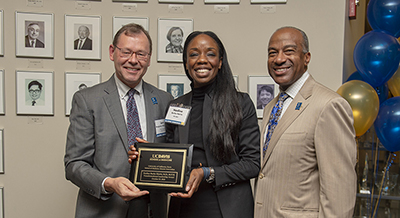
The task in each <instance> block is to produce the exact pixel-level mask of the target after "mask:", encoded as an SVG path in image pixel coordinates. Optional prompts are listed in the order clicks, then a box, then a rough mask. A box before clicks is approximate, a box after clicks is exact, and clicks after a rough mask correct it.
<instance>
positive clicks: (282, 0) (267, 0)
mask: <svg viewBox="0 0 400 218" xmlns="http://www.w3.org/2000/svg"><path fill="white" fill-rule="evenodd" d="M286 2H287V0H251V1H250V3H264V4H286Z"/></svg>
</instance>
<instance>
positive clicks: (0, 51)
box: [0, 10, 4, 56]
mask: <svg viewBox="0 0 400 218" xmlns="http://www.w3.org/2000/svg"><path fill="white" fill-rule="evenodd" d="M0 56H4V13H3V10H0Z"/></svg>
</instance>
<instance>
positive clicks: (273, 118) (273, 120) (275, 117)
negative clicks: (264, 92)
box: [263, 92, 289, 156]
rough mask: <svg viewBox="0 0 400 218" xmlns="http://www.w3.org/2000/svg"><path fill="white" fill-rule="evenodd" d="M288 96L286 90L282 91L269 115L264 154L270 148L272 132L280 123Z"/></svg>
mask: <svg viewBox="0 0 400 218" xmlns="http://www.w3.org/2000/svg"><path fill="white" fill-rule="evenodd" d="M288 97H289V96H288V95H287V94H286V93H285V92H281V94H280V95H279V100H278V102H276V104H275V106H274V108H272V111H271V115H269V121H268V134H267V136H266V139H265V143H264V147H263V155H264V156H265V153H266V151H267V148H268V144H269V140H271V137H272V133H273V132H274V130H275V127H276V125H278V121H279V117H280V116H281V113H282V105H283V102H284V101H285V100H286V99H287V98H288Z"/></svg>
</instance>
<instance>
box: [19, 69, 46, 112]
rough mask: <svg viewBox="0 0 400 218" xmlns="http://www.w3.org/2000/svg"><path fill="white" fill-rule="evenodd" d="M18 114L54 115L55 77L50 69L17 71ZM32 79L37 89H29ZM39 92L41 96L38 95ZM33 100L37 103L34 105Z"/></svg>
mask: <svg viewBox="0 0 400 218" xmlns="http://www.w3.org/2000/svg"><path fill="white" fill-rule="evenodd" d="M15 74H16V79H15V80H16V97H17V99H16V103H17V115H53V114H54V105H53V102H54V101H53V99H54V97H53V96H54V79H53V78H54V77H53V72H50V71H21V70H17V71H16V73H15ZM32 81H37V82H39V83H40V84H41V89H40V87H39V85H36V84H37V83H36V84H34V85H35V86H31V88H32V87H35V90H28V86H29V85H30V84H31V82H32ZM38 90H40V92H39V97H38V96H37V95H38ZM34 98H35V99H34ZM33 101H35V105H34V106H33V105H32V104H33Z"/></svg>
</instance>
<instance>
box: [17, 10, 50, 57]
mask: <svg viewBox="0 0 400 218" xmlns="http://www.w3.org/2000/svg"><path fill="white" fill-rule="evenodd" d="M15 24H16V27H15V37H16V38H15V54H16V56H17V57H41V58H54V15H53V14H46V13H29V12H18V11H17V12H15Z"/></svg>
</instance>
